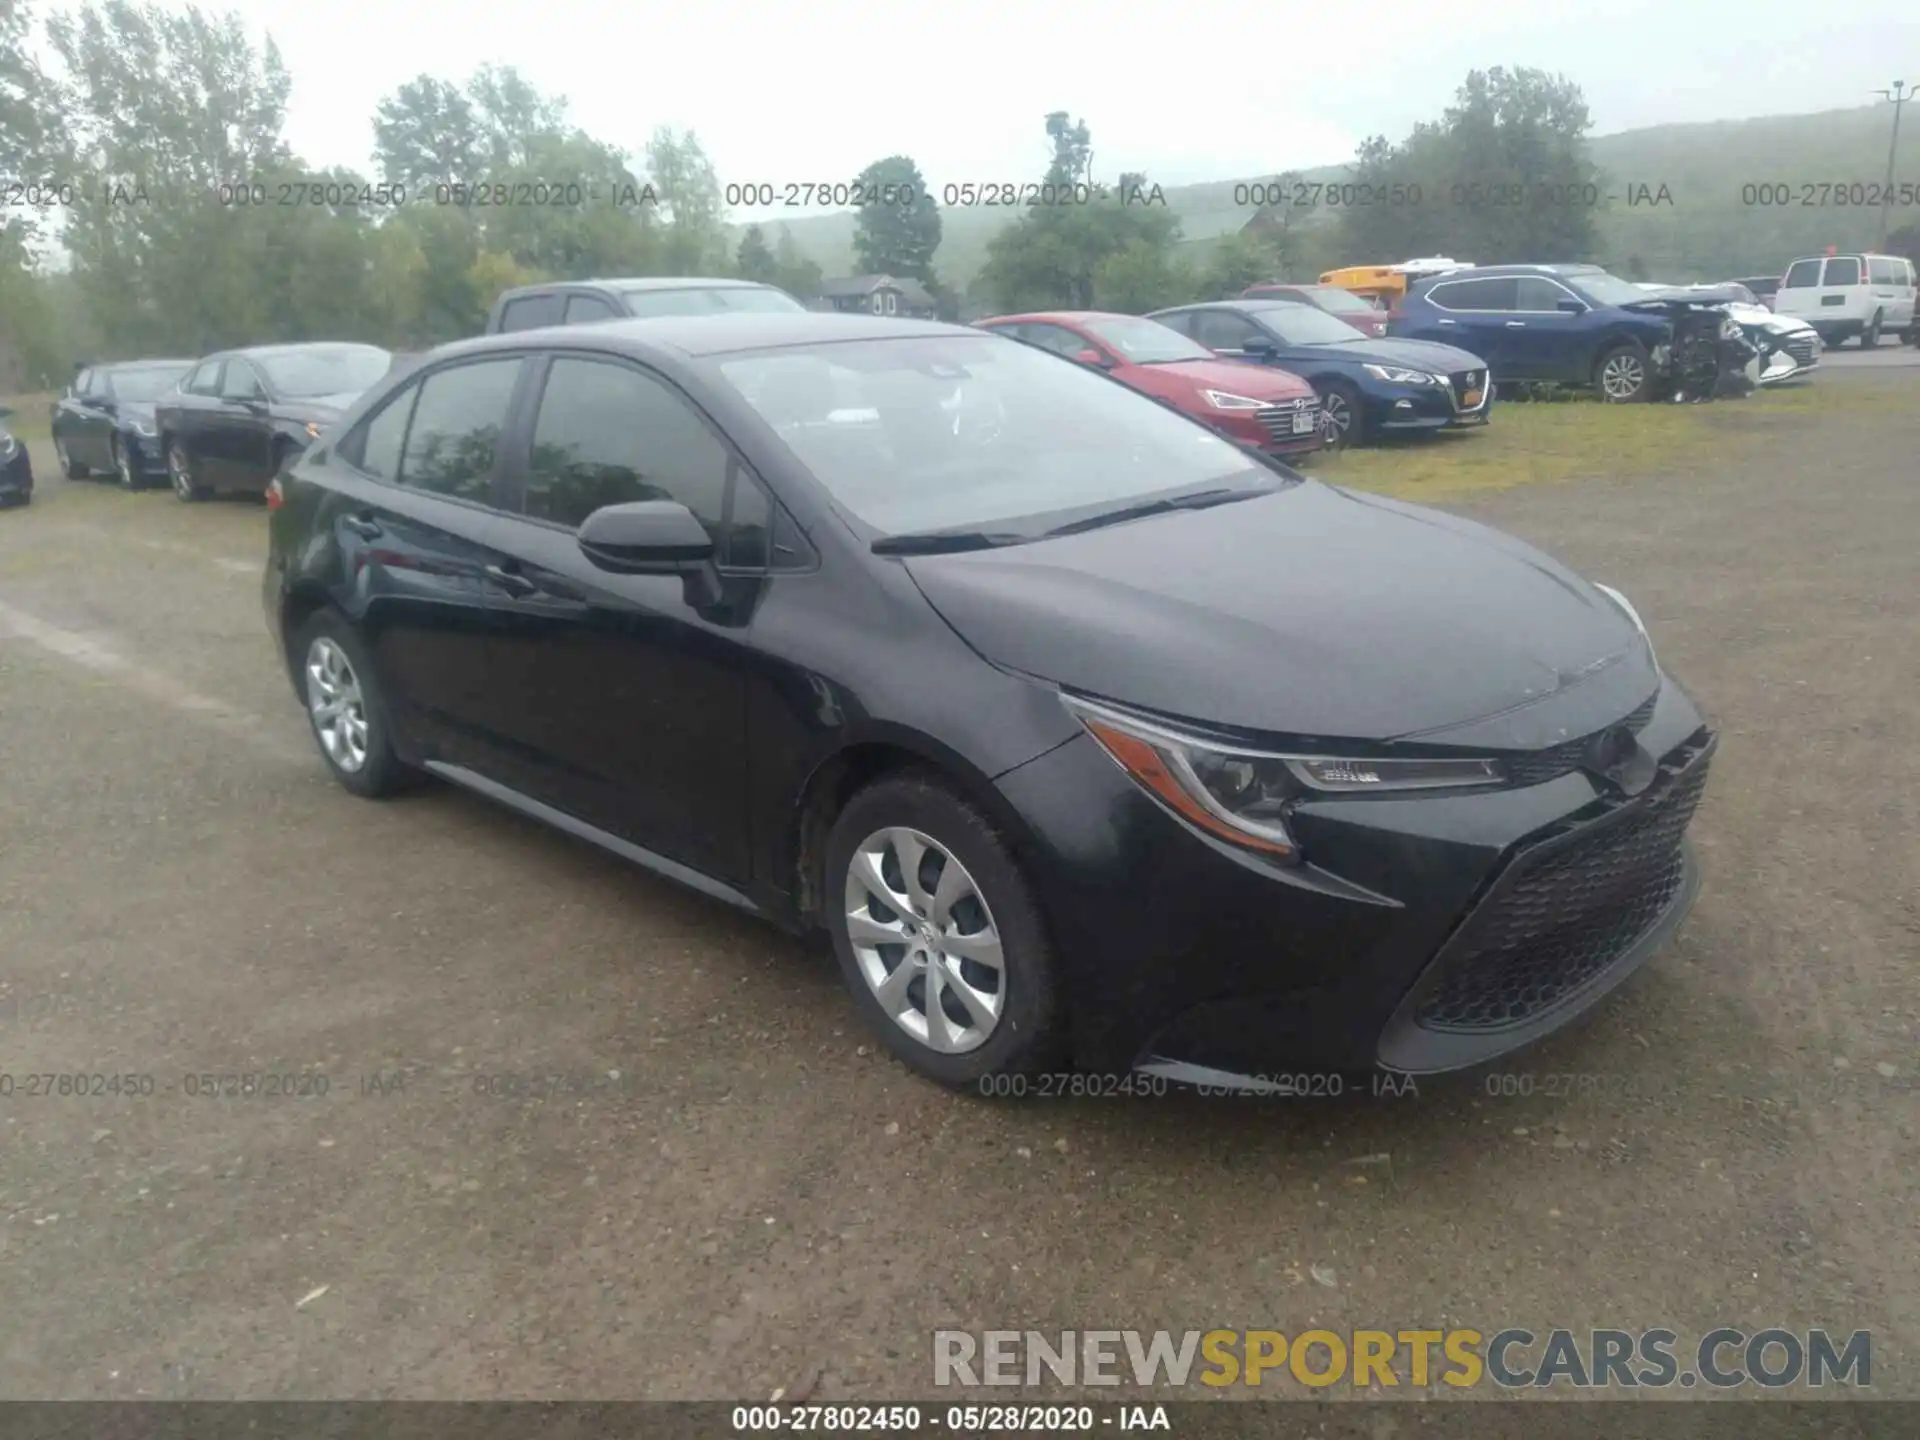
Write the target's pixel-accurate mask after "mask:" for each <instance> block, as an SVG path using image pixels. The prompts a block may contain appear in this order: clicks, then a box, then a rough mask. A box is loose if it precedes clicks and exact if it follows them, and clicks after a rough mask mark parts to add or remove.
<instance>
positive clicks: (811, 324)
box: [433, 310, 984, 358]
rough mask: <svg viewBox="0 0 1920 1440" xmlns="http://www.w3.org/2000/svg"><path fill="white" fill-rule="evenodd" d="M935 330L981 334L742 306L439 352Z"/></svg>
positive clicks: (658, 345)
mask: <svg viewBox="0 0 1920 1440" xmlns="http://www.w3.org/2000/svg"><path fill="white" fill-rule="evenodd" d="M935 335H949V336H962V337H966V338H969V339H974V340H979V339H982V338H984V337H983V336H982V334H981V332H980V331H979V330H976V329H974V328H973V327H972V326H969V325H947V324H944V323H942V322H940V321H938V320H905V319H894V318H886V317H883V316H878V315H864V314H859V313H846V314H841V313H838V312H830V311H817V310H793V311H769V312H767V313H765V314H756V313H748V312H745V311H742V312H738V313H735V314H731V315H660V316H655V317H652V318H647V319H631V320H628V319H621V320H598V321H595V322H594V323H593V324H591V325H543V326H541V327H539V328H538V329H533V330H512V331H508V332H507V333H505V334H503V335H483V336H479V337H477V338H475V339H472V340H460V341H456V342H454V343H453V344H451V345H443V346H441V347H440V348H439V349H438V350H436V351H434V352H433V354H434V357H435V358H438V357H440V356H444V355H453V354H459V355H470V354H475V353H481V352H485V351H489V350H511V349H514V348H516V347H518V346H524V345H526V344H527V343H528V342H530V341H535V342H541V343H544V344H547V345H552V346H556V347H564V348H566V349H588V350H610V351H615V352H620V353H625V354H630V355H639V356H644V355H647V354H654V353H662V352H665V353H672V354H678V355H681V356H690V357H691V356H706V355H732V354H738V353H739V352H741V351H746V350H779V349H785V348H788V347H792V346H800V345H833V344H839V343H843V342H847V341H853V340H887V339H893V340H902V339H913V338H915V337H927V336H935Z"/></svg>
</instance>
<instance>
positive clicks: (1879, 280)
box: [1867, 255, 1900, 285]
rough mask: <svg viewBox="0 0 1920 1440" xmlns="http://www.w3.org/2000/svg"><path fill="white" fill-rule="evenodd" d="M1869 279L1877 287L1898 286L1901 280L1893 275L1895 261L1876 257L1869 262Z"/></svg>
mask: <svg viewBox="0 0 1920 1440" xmlns="http://www.w3.org/2000/svg"><path fill="white" fill-rule="evenodd" d="M1867 278H1868V279H1870V280H1872V281H1873V283H1874V284H1876V285H1897V284H1899V283H1900V282H1899V280H1898V279H1897V278H1896V277H1895V275H1894V273H1893V261H1892V260H1889V259H1883V258H1882V257H1880V256H1878V255H1876V256H1874V257H1873V258H1872V259H1871V260H1869V261H1867Z"/></svg>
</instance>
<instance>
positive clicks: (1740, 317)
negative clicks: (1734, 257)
mask: <svg viewBox="0 0 1920 1440" xmlns="http://www.w3.org/2000/svg"><path fill="white" fill-rule="evenodd" d="M1640 288H1641V289H1642V290H1667V291H1674V292H1678V293H1681V294H1685V293H1687V292H1689V291H1696V292H1698V291H1712V292H1713V293H1714V294H1715V295H1716V296H1720V295H1730V296H1732V297H1733V298H1732V299H1731V300H1729V301H1728V302H1726V303H1724V304H1723V305H1722V307H1721V308H1722V309H1724V310H1725V311H1726V312H1727V314H1728V315H1729V316H1731V317H1732V318H1733V320H1734V323H1736V324H1737V325H1739V327H1740V329H1741V332H1742V333H1743V334H1744V335H1745V336H1746V338H1747V340H1748V342H1749V343H1750V344H1752V346H1753V348H1754V349H1755V350H1756V351H1758V352H1759V353H1758V354H1757V355H1756V356H1755V357H1754V358H1753V359H1752V360H1751V361H1749V362H1748V364H1747V378H1748V379H1749V380H1751V381H1753V383H1754V384H1755V385H1779V384H1782V383H1783V382H1785V381H1788V380H1803V379H1805V378H1806V377H1807V376H1809V375H1811V374H1812V373H1813V372H1814V371H1815V370H1818V369H1819V368H1820V357H1821V355H1823V354H1824V353H1825V352H1826V348H1827V347H1826V345H1825V344H1824V343H1823V342H1822V341H1821V339H1820V336H1819V333H1818V332H1817V331H1816V330H1815V329H1814V328H1813V326H1811V325H1809V324H1808V323H1807V322H1806V321H1804V320H1800V319H1796V318H1795V317H1794V316H1792V315H1776V314H1775V313H1774V312H1773V311H1771V310H1769V309H1767V307H1766V306H1764V305H1762V304H1761V303H1760V299H1759V297H1758V296H1756V295H1755V294H1754V293H1753V291H1751V290H1749V289H1748V288H1747V287H1746V286H1745V285H1742V284H1741V283H1740V282H1739V281H1737V280H1730V281H1728V282H1726V283H1725V284H1722V285H1654V284H1649V283H1646V282H1644V281H1643V282H1641V285H1640Z"/></svg>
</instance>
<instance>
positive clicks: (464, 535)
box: [320, 354, 525, 779]
mask: <svg viewBox="0 0 1920 1440" xmlns="http://www.w3.org/2000/svg"><path fill="white" fill-rule="evenodd" d="M524 364H525V361H524V358H523V357H522V356H520V355H511V354H510V355H504V356H502V355H486V356H483V357H479V358H476V359H471V360H465V361H458V362H455V363H453V364H449V365H442V366H437V367H435V368H434V369H432V370H430V371H427V372H426V373H424V374H422V375H420V376H418V377H416V378H415V379H414V380H413V381H412V382H411V383H409V384H407V385H406V386H404V387H402V388H401V389H400V390H398V391H396V392H395V393H394V395H393V396H392V397H391V398H390V399H389V400H388V401H387V402H386V403H385V404H384V405H382V406H381V407H380V409H378V410H376V411H374V412H373V413H372V414H371V415H369V416H368V417H367V418H366V419H364V420H363V421H361V422H360V423H359V424H358V425H356V426H355V427H354V429H353V431H352V432H351V433H350V434H348V435H347V437H346V438H345V439H343V440H342V441H341V442H340V444H339V445H337V446H336V447H335V448H334V451H333V454H332V455H331V456H330V457H328V458H327V460H326V461H325V462H324V463H328V464H330V465H333V466H335V467H337V468H336V472H335V473H334V474H333V475H330V476H329V483H328V489H329V491H330V494H329V496H328V499H327V502H326V504H327V507H328V509H327V511H326V513H325V514H324V515H323V516H322V520H321V526H320V528H322V529H324V530H326V531H327V532H329V533H330V534H331V536H332V538H333V542H334V544H335V546H336V547H337V548H338V551H339V553H340V555H341V557H342V560H343V569H344V572H345V576H346V577H349V578H348V579H347V580H346V581H345V582H344V583H345V584H346V586H347V589H348V594H349V599H348V604H349V606H350V608H352V609H355V610H356V611H357V612H358V618H359V619H360V622H361V625H362V627H363V633H364V635H365V637H366V640H367V643H368V645H369V647H370V648H371V650H372V652H373V656H374V663H375V665H376V667H377V669H378V671H379V674H380V677H381V679H382V680H383V681H384V682H385V684H386V690H387V694H388V696H389V697H390V699H391V701H392V704H393V707H394V711H395V714H394V721H395V723H396V724H397V725H399V726H400V727H402V729H403V730H404V731H405V732H406V733H407V734H408V735H409V736H410V737H411V738H412V739H413V740H414V742H415V744H416V745H417V746H418V748H419V749H420V750H421V751H422V752H424V755H425V758H427V759H430V760H437V761H440V762H442V763H445V764H449V765H457V766H460V767H463V768H465V769H468V770H471V771H473V772H475V773H477V774H480V775H483V776H489V777H491V778H495V779H499V778H501V777H502V775H503V774H504V773H505V772H506V771H507V770H508V769H509V768H510V767H509V763H508V760H507V758H506V757H505V756H504V755H503V753H502V747H503V743H504V742H503V739H502V736H501V733H500V720H499V716H500V714H501V712H502V709H503V708H504V707H505V706H507V705H508V704H509V703H510V702H511V701H512V700H513V699H514V698H515V697H511V696H504V697H503V695H502V693H501V691H500V688H499V687H498V686H497V685H496V684H495V683H494V682H493V679H492V677H491V676H490V674H489V668H488V667H489V661H490V655H491V652H490V649H489V638H490V636H491V634H492V631H493V629H494V627H495V625H496V624H497V623H498V622H499V619H500V617H499V614H498V607H499V606H500V604H501V603H502V602H503V601H504V600H505V599H506V591H505V590H503V589H502V582H501V580H500V579H499V576H500V574H502V573H504V571H503V565H504V561H505V558H506V557H505V556H504V554H503V553H502V552H501V551H499V550H498V549H496V548H494V546H493V543H492V542H493V541H495V540H496V539H497V537H498V533H499V529H500V525H501V517H500V512H499V510H498V509H497V508H496V492H497V486H498V483H499V470H500V466H499V452H500V444H499V441H500V436H501V435H502V434H503V433H504V432H505V430H506V428H507V425H508V421H509V418H510V416H511V414H512V411H513V405H514V401H515V397H516V394H517V388H518V383H519V379H520V376H521V373H522V369H523V366H524Z"/></svg>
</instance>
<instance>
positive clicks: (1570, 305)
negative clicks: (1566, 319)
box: [1553, 300, 1587, 315]
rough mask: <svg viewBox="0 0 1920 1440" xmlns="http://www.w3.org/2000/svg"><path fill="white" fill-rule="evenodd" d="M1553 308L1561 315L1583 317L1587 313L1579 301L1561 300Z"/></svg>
mask: <svg viewBox="0 0 1920 1440" xmlns="http://www.w3.org/2000/svg"><path fill="white" fill-rule="evenodd" d="M1553 308H1554V309H1556V310H1558V311H1559V312H1560V313H1561V314H1562V315H1584V314H1586V313H1587V307H1586V305H1585V303H1584V302H1582V301H1579V300H1562V301H1560V302H1559V303H1558V304H1557V305H1555V306H1554V307H1553Z"/></svg>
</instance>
